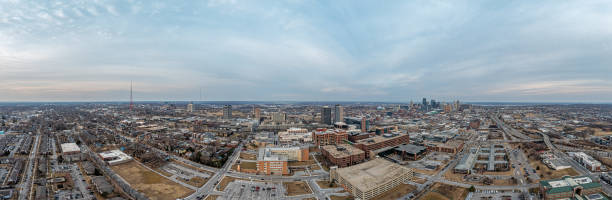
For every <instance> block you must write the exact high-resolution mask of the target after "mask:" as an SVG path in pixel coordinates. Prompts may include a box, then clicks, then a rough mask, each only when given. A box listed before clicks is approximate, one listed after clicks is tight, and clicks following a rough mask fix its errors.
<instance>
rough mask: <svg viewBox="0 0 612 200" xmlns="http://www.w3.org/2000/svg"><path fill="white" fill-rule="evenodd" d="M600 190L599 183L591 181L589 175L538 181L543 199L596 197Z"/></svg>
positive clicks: (557, 199)
mask: <svg viewBox="0 0 612 200" xmlns="http://www.w3.org/2000/svg"><path fill="white" fill-rule="evenodd" d="M601 191H602V190H601V183H598V182H595V181H593V180H592V179H591V177H589V176H574V177H571V176H564V177H563V178H560V179H552V180H546V181H540V192H542V194H543V196H544V198H543V199H545V200H560V199H598V197H599V196H597V194H600V195H601ZM604 199H605V200H607V198H605V197H604Z"/></svg>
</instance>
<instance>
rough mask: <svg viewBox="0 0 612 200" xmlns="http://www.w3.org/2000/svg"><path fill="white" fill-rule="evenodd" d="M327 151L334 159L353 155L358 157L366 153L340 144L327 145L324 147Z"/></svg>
mask: <svg viewBox="0 0 612 200" xmlns="http://www.w3.org/2000/svg"><path fill="white" fill-rule="evenodd" d="M322 148H323V149H324V150H325V151H327V152H329V154H331V155H332V156H333V157H335V158H340V157H347V156H351V155H357V154H362V153H365V152H364V151H363V150H361V149H358V148H355V147H353V146H352V145H349V144H339V145H337V146H336V145H326V146H323V147H322Z"/></svg>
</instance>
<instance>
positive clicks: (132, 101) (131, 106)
mask: <svg viewBox="0 0 612 200" xmlns="http://www.w3.org/2000/svg"><path fill="white" fill-rule="evenodd" d="M132 108H134V98H133V96H132V81H130V112H131V111H132Z"/></svg>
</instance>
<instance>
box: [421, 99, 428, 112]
mask: <svg viewBox="0 0 612 200" xmlns="http://www.w3.org/2000/svg"><path fill="white" fill-rule="evenodd" d="M427 107H428V106H427V99H426V98H423V107H422V108H421V109H422V110H428V109H427Z"/></svg>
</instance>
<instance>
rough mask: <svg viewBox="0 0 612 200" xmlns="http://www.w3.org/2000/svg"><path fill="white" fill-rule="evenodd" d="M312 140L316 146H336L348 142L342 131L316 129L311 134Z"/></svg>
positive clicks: (345, 134) (346, 134)
mask: <svg viewBox="0 0 612 200" xmlns="http://www.w3.org/2000/svg"><path fill="white" fill-rule="evenodd" d="M312 140H313V142H314V144H315V145H316V146H323V145H336V144H341V143H343V142H344V141H348V133H346V131H345V130H342V129H324V128H323V129H317V130H315V131H313V132H312Z"/></svg>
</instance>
